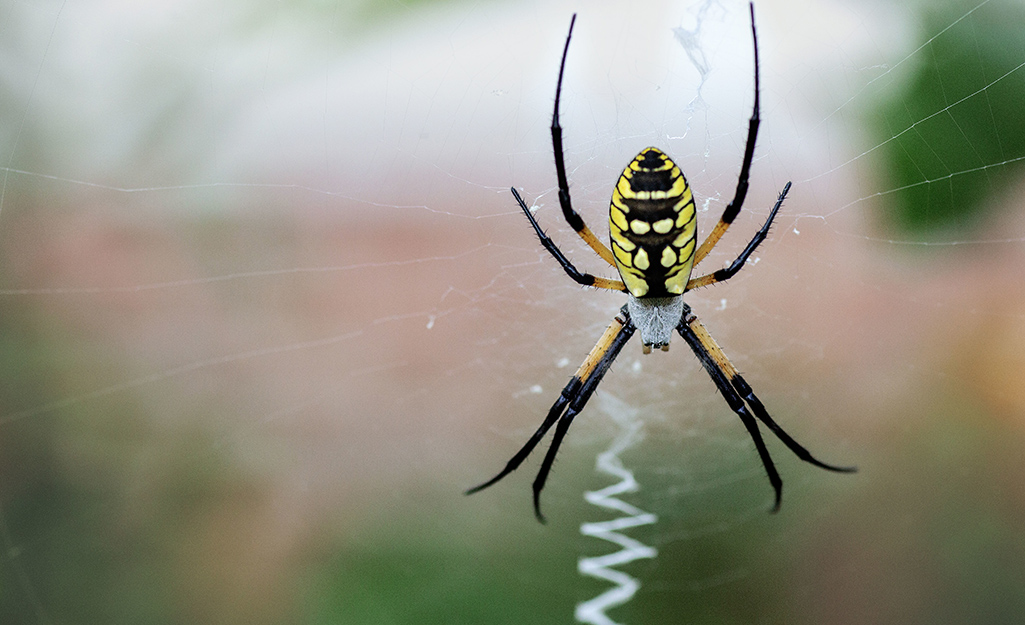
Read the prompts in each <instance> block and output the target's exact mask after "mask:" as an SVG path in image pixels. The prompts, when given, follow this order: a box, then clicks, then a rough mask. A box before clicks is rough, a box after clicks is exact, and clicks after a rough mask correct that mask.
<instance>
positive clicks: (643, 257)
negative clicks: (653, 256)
mask: <svg viewBox="0 0 1025 625" xmlns="http://www.w3.org/2000/svg"><path fill="white" fill-rule="evenodd" d="M649 266H650V263H649V262H648V253H647V252H645V251H644V248H643V247H642V248H641V249H639V250H637V252H636V253H635V254H634V267H637V268H638V269H640V270H641V271H644V270H646V269H647V268H648V267H649Z"/></svg>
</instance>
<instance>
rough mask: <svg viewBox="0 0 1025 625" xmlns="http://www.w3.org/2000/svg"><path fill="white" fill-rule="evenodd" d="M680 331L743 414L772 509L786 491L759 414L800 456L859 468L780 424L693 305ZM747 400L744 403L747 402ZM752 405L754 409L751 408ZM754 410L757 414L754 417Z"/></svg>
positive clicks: (830, 467) (826, 466)
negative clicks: (817, 453) (810, 446)
mask: <svg viewBox="0 0 1025 625" xmlns="http://www.w3.org/2000/svg"><path fill="white" fill-rule="evenodd" d="M677 331H678V332H679V333H680V336H682V337H683V339H684V340H685V341H686V342H687V344H688V345H690V347H691V349H692V350H693V351H694V354H695V355H696V356H697V357H698V360H700V361H701V364H702V365H704V367H705V370H706V371H707V372H708V375H709V376H710V377H711V378H712V381H713V382H715V385H716V386H717V387H718V388H719V392H720V393H722V395H723V399H725V400H726V403H727V404H729V406H730V408H731V409H732V410H733V412H735V413H736V414H737V416H738V417H740V420H741V421H742V422H743V423H744V427H745V428H746V429H747V431H748V433H749V434H750V435H751V438H752V439H753V440H754V443H755V448H756V449H757V450H758V455H759V457H760V458H761V460H762V464H763V465H764V466H765V472H766V473H768V475H769V482H770V483H771V484H772V488H773V490H774V491H775V493H776V502H775V505H774V506H773V512H775V511H777V510H779V506H780V501H781V497H782V491H783V481H782V479H781V478H780V477H779V472H778V471H776V466H775V465H774V464H773V462H772V457H771V456H770V455H769V451H768V449H767V448H766V447H765V442H764V441H763V440H762V435H761V432H759V430H758V424H757V423H756V422H755V419H754V417H757V418H758V420H760V421H761V422H762V423H764V424H765V425H766V427H768V428H769V429H770V430H772V433H773V434H775V435H776V436H777V437H778V438H779V439H780V440H781V441H782V442H783V444H784V445H786V446H787V448H788V449H790V451H792V452H793V453H794V455H796V456H797V457H798V458H800V459H801V460H804V461H805V462H808V463H810V464H813V465H815V466H817V467H819V468H822V469H826V470H828V471H837V472H840V473H853V472H855V471H857V468H855V467H840V466H836V465H832V464H827V463H825V462H822V461H821V460H819V459H817V458H815V457H814V456H812V455H811V452H809V451H808V450H807V449H805V448H804V447H803V446H801V444H799V443H798V442H797V441H795V440H794V439H793V437H791V436H790V435H789V434H787V433H786V431H784V430H783V428H782V427H780V426H779V424H778V423H776V421H775V420H774V419H773V418H772V417H771V416H769V412H768V411H767V410H766V409H765V406H764V405H763V404H762V402H761V400H759V399H758V397H756V396H755V394H754V391H753V390H752V389H751V386H750V385H749V384H748V383H747V381H746V380H744V378H743V377H741V375H740V372H739V371H737V368H736V367H734V366H733V363H732V362H730V360H729V358H727V357H726V354H725V353H723V351H722V349H721V348H720V347H719V345H718V344H716V342H715V339H713V338H712V336H711V335H710V334H709V333H708V330H706V329H705V326H703V325H702V324H701V322H700V321H699V320H698V318H697V317H696V316H694V314H693V313H691V311H690V307H686V308H685V310H684V315H683V320H682V321H681V322H680V325H679V326H678V327H677ZM745 401H746V402H747V404H746V405H745V403H744V402H745ZM748 406H750V408H751V410H748ZM752 411H753V412H754V416H753V417H752V414H751V413H752Z"/></svg>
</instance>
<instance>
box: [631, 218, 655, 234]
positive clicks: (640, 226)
mask: <svg viewBox="0 0 1025 625" xmlns="http://www.w3.org/2000/svg"><path fill="white" fill-rule="evenodd" d="M630 230H631V232H633V233H634V234H648V231H649V230H651V224H649V223H648V222H646V221H641V220H640V219H634V220H633V221H631V222H630Z"/></svg>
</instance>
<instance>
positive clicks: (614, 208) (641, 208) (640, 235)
mask: <svg viewBox="0 0 1025 625" xmlns="http://www.w3.org/2000/svg"><path fill="white" fill-rule="evenodd" d="M609 231H610V236H611V239H612V253H613V255H614V256H615V259H616V267H617V268H618V269H619V275H620V276H622V278H623V283H624V284H625V285H626V288H627V289H628V290H629V291H630V294H631V295H633V296H634V297H660V298H661V297H672V296H674V295H683V292H684V291H685V290H686V289H687V281H688V280H689V279H690V273H691V269H692V267H693V265H694V247H695V243H696V237H697V228H696V214H695V210H694V196H693V194H692V193H691V190H690V185H688V184H687V180H686V178H684V177H683V172H681V171H680V168H679V167H677V165H676V163H674V162H673V161H672V159H670V158H669V157H668V156H666V154H665V153H664V152H662V151H661V150H659V149H657V148H646V149H644V150H641V152H640V154H638V155H637V156H636V157H635V158H634V159H633V160H632V161H630V164H629V165H627V166H626V169H624V170H623V174H622V175H621V176H620V177H619V181H618V182H617V183H616V188H615V189H614V190H613V191H612V203H611V205H610V206H609Z"/></svg>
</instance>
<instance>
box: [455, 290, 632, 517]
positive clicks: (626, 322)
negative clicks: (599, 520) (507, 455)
mask: <svg viewBox="0 0 1025 625" xmlns="http://www.w3.org/2000/svg"><path fill="white" fill-rule="evenodd" d="M635 330H636V328H634V325H633V323H632V322H631V321H630V315H629V313H628V312H627V310H626V307H625V306H624V307H623V308H622V309H621V310H620V313H619V314H618V315H616V317H615V319H613V320H612V323H611V324H610V325H609V327H608V328H607V329H606V330H605V333H604V334H602V336H601V338H600V339H598V343H597V344H595V346H594V347H593V348H592V349H591V352H590V353H589V354H588V355H587V358H585V359H584V362H583V364H581V365H580V368H579V369H577V372H576V373H575V374H574V375H573V378H572V379H571V380H570V381H569V384H567V385H566V387H565V388H563V389H562V393H561V394H560V395H559V398H558V399H557V400H555V403H554V404H552V407H551V409H550V410H549V411H548V415H547V416H546V417H545V420H544V421H543V422H542V423H541V426H540V427H538V429H537V431H535V432H534V434H533V436H531V437H530V439H529V440H527V443H526V444H525V445H524V446H523V447H522V448H521V449H520V450H519V451H518V452H516V454H515V455H513V457H512V458H511V459H510V460H509V462H508V463H506V465H505V468H504V469H502V471H500V472H499V473H498V475H496V476H495V477H493V478H491V479H490V480H488V481H486V482H484V483H483V484H480V485H478V486H474V487H473V488H471V489H469V490H467V491H466V494H467V495H472V494H473V493H476V492H478V491H481V490H484V489H485V488H487V487H489V486H491V485H492V484H494V483H496V482H498V481H499V480H501V479H502V478H503V477H505V476H506V475H509V474H510V473H512V472H513V471H515V470H516V469H517V468H519V466H520V464H522V463H523V461H524V460H525V459H526V458H527V456H529V455H530V452H532V451H533V450H534V448H535V447H537V444H538V443H539V442H540V441H541V439H542V438H544V435H545V434H546V433H547V432H548V430H550V429H551V427H552V425H555V423H556V421H558V425H557V426H556V428H555V435H554V436H553V437H552V445H551V447H549V448H548V452H547V453H546V454H545V457H544V460H542V462H541V469H540V470H539V471H538V474H537V477H536V478H535V479H534V484H533V490H534V515H535V516H536V517H537V520H538V521H540V522H542V523H544V522H545V517H544V515H543V514H541V491H542V490H543V489H544V487H545V482H546V481H547V480H548V474H549V473H550V472H551V469H552V463H554V462H555V455H556V454H557V453H558V451H559V446H560V445H561V444H562V440H563V438H564V437H565V436H566V432H567V431H568V430H569V426H570V425H571V424H572V423H573V418H574V417H576V416H577V414H579V413H580V411H581V410H583V409H584V406H585V405H586V404H587V400H589V399H590V398H591V395H592V394H594V391H595V389H596V388H597V387H598V383H599V382H601V379H602V377H603V376H604V375H605V373H606V372H607V371H608V370H609V367H611V366H612V362H613V361H614V360H615V359H616V356H618V355H619V352H620V351H622V349H623V346H624V345H626V343H627V341H629V340H630V337H631V336H633V334H634V331H635Z"/></svg>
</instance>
